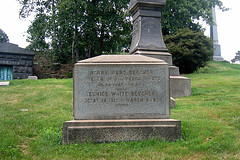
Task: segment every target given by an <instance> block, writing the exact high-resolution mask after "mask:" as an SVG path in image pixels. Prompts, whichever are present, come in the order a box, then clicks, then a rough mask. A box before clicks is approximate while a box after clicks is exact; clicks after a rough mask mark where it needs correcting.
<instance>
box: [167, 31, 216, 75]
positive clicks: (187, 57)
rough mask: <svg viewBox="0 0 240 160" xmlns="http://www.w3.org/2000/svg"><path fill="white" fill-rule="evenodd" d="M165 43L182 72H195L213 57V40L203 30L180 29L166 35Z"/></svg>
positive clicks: (174, 62)
mask: <svg viewBox="0 0 240 160" xmlns="http://www.w3.org/2000/svg"><path fill="white" fill-rule="evenodd" d="M164 39H165V43H166V45H167V48H168V49H169V52H170V53H171V54H172V57H173V64H174V65H176V66H178V67H179V69H180V72H181V73H193V72H195V71H196V70H197V69H199V68H200V67H204V66H205V65H206V64H207V62H208V61H210V60H211V59H212V56H213V48H212V41H211V39H210V38H208V37H206V36H205V35H204V33H203V32H202V31H198V32H194V31H192V30H190V29H188V28H187V29H180V30H178V32H177V33H176V34H175V35H167V36H165V38H164Z"/></svg>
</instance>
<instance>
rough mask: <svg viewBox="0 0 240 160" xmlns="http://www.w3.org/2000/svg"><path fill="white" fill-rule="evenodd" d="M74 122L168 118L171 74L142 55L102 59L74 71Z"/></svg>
mask: <svg viewBox="0 0 240 160" xmlns="http://www.w3.org/2000/svg"><path fill="white" fill-rule="evenodd" d="M73 112H74V118H75V119H131V118H169V114H170V108H169V70H168V65H167V63H165V62H164V61H162V60H158V59H155V58H150V57H146V56H141V55H103V56H99V57H95V58H92V59H88V60H83V61H80V62H79V63H77V64H76V65H75V69H74V111H73Z"/></svg>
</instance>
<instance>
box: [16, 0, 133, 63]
mask: <svg viewBox="0 0 240 160" xmlns="http://www.w3.org/2000/svg"><path fill="white" fill-rule="evenodd" d="M19 2H20V4H21V7H22V8H21V11H20V15H21V17H23V18H24V17H26V16H28V15H29V14H30V13H31V12H36V16H35V19H34V21H33V23H32V25H31V26H30V27H29V29H28V34H29V37H28V41H29V42H30V46H29V48H31V49H35V50H38V51H45V50H51V52H49V51H48V53H51V54H54V55H55V56H56V58H57V60H58V62H61V63H66V62H70V61H71V60H72V61H73V62H76V61H78V60H79V59H84V58H86V57H92V56H96V55H99V54H102V53H105V52H119V51H121V49H122V48H123V47H126V48H127V47H129V42H130V32H131V24H130V19H129V16H128V14H127V12H126V11H127V4H128V0H121V1H119V0H111V1H109V0H101V1H97V0H92V1H84V0H62V1H55V0H49V1H37V0H34V1H30V0H19Z"/></svg>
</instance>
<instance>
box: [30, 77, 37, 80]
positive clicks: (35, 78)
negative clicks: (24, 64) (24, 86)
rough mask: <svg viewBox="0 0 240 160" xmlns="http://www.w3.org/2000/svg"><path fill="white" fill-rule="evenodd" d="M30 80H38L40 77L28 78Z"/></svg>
mask: <svg viewBox="0 0 240 160" xmlns="http://www.w3.org/2000/svg"><path fill="white" fill-rule="evenodd" d="M28 79H31V80H38V77H37V76H28Z"/></svg>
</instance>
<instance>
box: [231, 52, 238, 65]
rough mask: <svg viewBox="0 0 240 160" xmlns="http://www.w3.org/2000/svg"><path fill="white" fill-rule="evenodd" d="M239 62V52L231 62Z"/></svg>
mask: <svg viewBox="0 0 240 160" xmlns="http://www.w3.org/2000/svg"><path fill="white" fill-rule="evenodd" d="M238 61H240V51H238V52H237V53H236V56H235V57H234V58H233V59H232V60H231V62H232V63H235V62H238Z"/></svg>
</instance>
